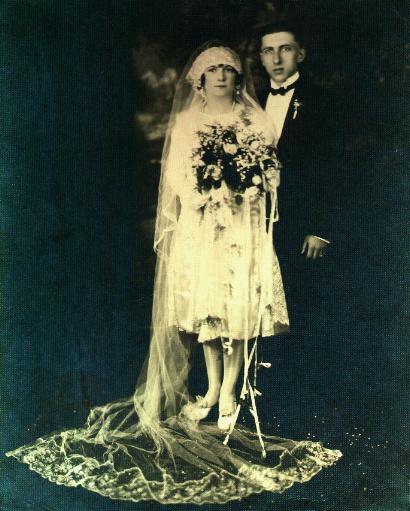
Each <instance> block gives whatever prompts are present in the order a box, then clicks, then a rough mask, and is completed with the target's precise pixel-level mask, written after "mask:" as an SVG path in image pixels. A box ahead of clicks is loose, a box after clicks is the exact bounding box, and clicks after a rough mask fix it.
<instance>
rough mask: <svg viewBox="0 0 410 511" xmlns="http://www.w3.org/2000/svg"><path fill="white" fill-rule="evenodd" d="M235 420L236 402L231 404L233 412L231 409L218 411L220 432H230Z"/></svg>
mask: <svg viewBox="0 0 410 511" xmlns="http://www.w3.org/2000/svg"><path fill="white" fill-rule="evenodd" d="M235 420H236V401H234V403H233V410H232V409H231V408H229V409H226V408H225V409H224V410H219V418H218V428H219V429H220V430H221V431H224V432H228V431H230V430H231V428H232V426H233V424H234V423H235Z"/></svg>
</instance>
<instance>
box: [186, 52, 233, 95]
mask: <svg viewBox="0 0 410 511" xmlns="http://www.w3.org/2000/svg"><path fill="white" fill-rule="evenodd" d="M220 64H224V65H226V66H232V67H233V68H234V69H235V71H236V72H237V73H238V74H241V73H242V65H241V61H240V58H239V56H238V54H237V53H235V52H234V51H233V50H231V48H227V47H225V46H213V47H212V48H208V49H207V50H204V51H203V52H202V53H200V54H199V55H198V57H197V58H196V59H195V60H194V62H193V63H192V66H191V69H190V70H189V72H188V74H187V80H188V81H190V82H191V83H192V85H193V87H195V88H198V89H200V88H201V76H202V75H203V74H204V72H205V70H206V69H207V68H208V67H210V66H212V65H220Z"/></svg>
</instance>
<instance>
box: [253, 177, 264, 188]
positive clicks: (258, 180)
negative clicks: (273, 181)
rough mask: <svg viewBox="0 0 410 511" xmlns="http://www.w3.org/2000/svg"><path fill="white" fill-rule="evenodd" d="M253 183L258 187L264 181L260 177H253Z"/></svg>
mask: <svg viewBox="0 0 410 511" xmlns="http://www.w3.org/2000/svg"><path fill="white" fill-rule="evenodd" d="M252 183H253V184H254V185H256V186H257V185H260V184H261V183H262V179H261V178H260V176H253V178H252Z"/></svg>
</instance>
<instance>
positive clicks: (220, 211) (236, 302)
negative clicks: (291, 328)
mask: <svg viewBox="0 0 410 511" xmlns="http://www.w3.org/2000/svg"><path fill="white" fill-rule="evenodd" d="M209 126H220V127H221V128H222V129H227V128H229V127H231V126H234V127H235V128H236V132H235V133H236V136H237V138H238V141H239V143H240V142H241V133H243V132H245V131H246V133H247V134H248V135H249V133H252V132H254V133H255V135H259V134H260V133H263V132H264V126H263V124H262V123H261V122H260V119H258V116H257V115H252V112H251V111H249V112H247V111H246V110H245V109H241V108H237V109H235V110H234V111H233V112H229V113H225V114H219V115H212V114H207V113H204V112H201V111H200V110H195V109H193V111H188V112H184V113H182V114H180V118H179V119H178V120H177V122H176V125H175V127H174V131H173V135H172V137H173V138H172V140H171V152H170V155H169V161H170V164H169V165H170V169H169V179H170V180H171V182H172V186H173V187H174V189H175V193H176V194H177V195H178V196H179V197H180V200H181V203H182V204H181V212H180V215H179V219H178V224H177V226H176V229H175V234H174V239H173V244H172V248H171V259H170V266H169V275H170V278H171V279H172V282H171V285H170V287H169V290H170V298H169V305H170V307H169V314H170V318H169V324H173V325H177V326H178V327H180V328H181V329H183V330H186V331H188V332H195V333H197V334H198V340H199V342H204V341H207V340H211V339H217V338H220V337H223V338H226V339H251V338H254V337H256V336H258V335H260V336H262V337H268V336H273V335H275V334H279V333H283V332H285V331H286V330H287V327H288V316H287V309H286V301H285V296H284V292H283V286H282V278H281V273H280V268H279V263H278V259H277V257H276V254H275V251H274V247H273V243H272V225H273V220H274V215H275V209H274V208H272V211H271V218H269V219H268V222H266V218H265V214H266V213H265V211H266V206H265V200H266V194H265V193H263V194H252V193H248V192H252V191H253V190H247V191H246V192H245V193H244V194H241V195H240V201H241V202H240V203H239V204H238V203H237V201H236V200H235V199H236V198H237V197H238V194H236V193H235V192H233V191H232V190H231V189H229V188H228V187H227V186H226V184H225V182H224V181H222V185H221V187H220V188H218V189H212V190H211V191H209V192H208V193H200V192H199V191H198V190H197V189H196V187H197V183H196V179H195V175H194V172H193V170H192V166H193V161H192V160H193V158H192V151H193V148H195V147H196V146H198V144H199V142H198V133H199V132H203V131H205V130H206V129H207V127H209ZM277 185H278V183H277V182H276V181H275V182H271V183H269V182H268V181H265V191H266V192H267V193H271V194H272V195H273V196H275V194H276V187H277Z"/></svg>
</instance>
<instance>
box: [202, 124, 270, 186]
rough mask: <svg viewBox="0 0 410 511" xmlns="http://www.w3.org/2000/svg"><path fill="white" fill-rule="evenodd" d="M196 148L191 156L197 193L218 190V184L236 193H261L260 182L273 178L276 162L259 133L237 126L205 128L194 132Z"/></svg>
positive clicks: (211, 126)
mask: <svg viewBox="0 0 410 511" xmlns="http://www.w3.org/2000/svg"><path fill="white" fill-rule="evenodd" d="M197 135H198V139H199V146H198V147H197V148H195V149H194V151H193V154H192V159H193V170H194V172H195V175H196V180H197V188H198V190H199V191H200V192H202V191H209V190H211V189H212V188H215V189H217V188H220V187H221V183H222V181H224V182H225V183H226V185H227V187H228V188H229V189H230V190H232V191H233V192H235V193H237V194H243V193H245V192H246V190H251V189H252V191H253V192H254V193H259V194H261V193H262V192H263V179H268V180H269V181H271V180H272V179H277V180H278V178H277V176H278V175H279V166H280V165H279V162H278V160H277V157H276V151H275V149H274V147H273V146H271V145H267V144H266V141H265V137H264V136H263V134H262V133H255V132H254V131H251V130H249V129H247V128H246V127H243V126H240V125H239V124H238V123H235V124H232V125H230V126H225V127H223V126H221V125H220V124H214V125H208V126H206V128H205V129H204V130H201V131H199V132H198V133H197Z"/></svg>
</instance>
